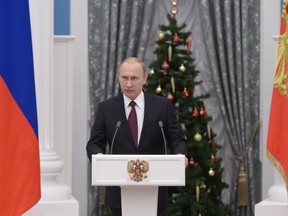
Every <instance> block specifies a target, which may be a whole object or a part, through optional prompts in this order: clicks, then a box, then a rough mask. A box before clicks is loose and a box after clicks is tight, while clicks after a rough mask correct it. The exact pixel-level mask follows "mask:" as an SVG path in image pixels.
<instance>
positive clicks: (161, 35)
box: [158, 32, 165, 40]
mask: <svg viewBox="0 0 288 216" xmlns="http://www.w3.org/2000/svg"><path fill="white" fill-rule="evenodd" d="M164 37H165V34H164V33H163V32H159V34H158V38H159V40H162V39H163V38H164Z"/></svg>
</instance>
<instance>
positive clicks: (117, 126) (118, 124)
mask: <svg viewBox="0 0 288 216" xmlns="http://www.w3.org/2000/svg"><path fill="white" fill-rule="evenodd" d="M120 125H121V121H118V122H117V124H116V129H115V132H114V135H113V139H112V142H111V152H110V154H112V151H113V146H114V141H115V137H116V134H117V131H118V129H119V127H120Z"/></svg>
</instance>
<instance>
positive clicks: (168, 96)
mask: <svg viewBox="0 0 288 216" xmlns="http://www.w3.org/2000/svg"><path fill="white" fill-rule="evenodd" d="M167 98H168V100H173V98H174V96H173V95H172V94H171V93H170V92H169V93H168V95H167Z"/></svg>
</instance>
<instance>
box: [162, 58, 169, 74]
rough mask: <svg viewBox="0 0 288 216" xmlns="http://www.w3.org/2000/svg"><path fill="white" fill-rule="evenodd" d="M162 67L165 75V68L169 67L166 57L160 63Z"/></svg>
mask: <svg viewBox="0 0 288 216" xmlns="http://www.w3.org/2000/svg"><path fill="white" fill-rule="evenodd" d="M162 68H163V70H164V75H166V74H167V69H168V68H169V65H168V63H167V61H166V57H165V59H164V62H163V64H162Z"/></svg>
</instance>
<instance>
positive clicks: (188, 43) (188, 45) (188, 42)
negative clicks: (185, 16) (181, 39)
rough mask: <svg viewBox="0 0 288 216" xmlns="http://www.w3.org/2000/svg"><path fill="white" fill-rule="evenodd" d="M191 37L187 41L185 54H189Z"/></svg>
mask: <svg viewBox="0 0 288 216" xmlns="http://www.w3.org/2000/svg"><path fill="white" fill-rule="evenodd" d="M191 44H192V39H191V38H189V39H188V41H187V54H188V55H189V53H190V49H191Z"/></svg>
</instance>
